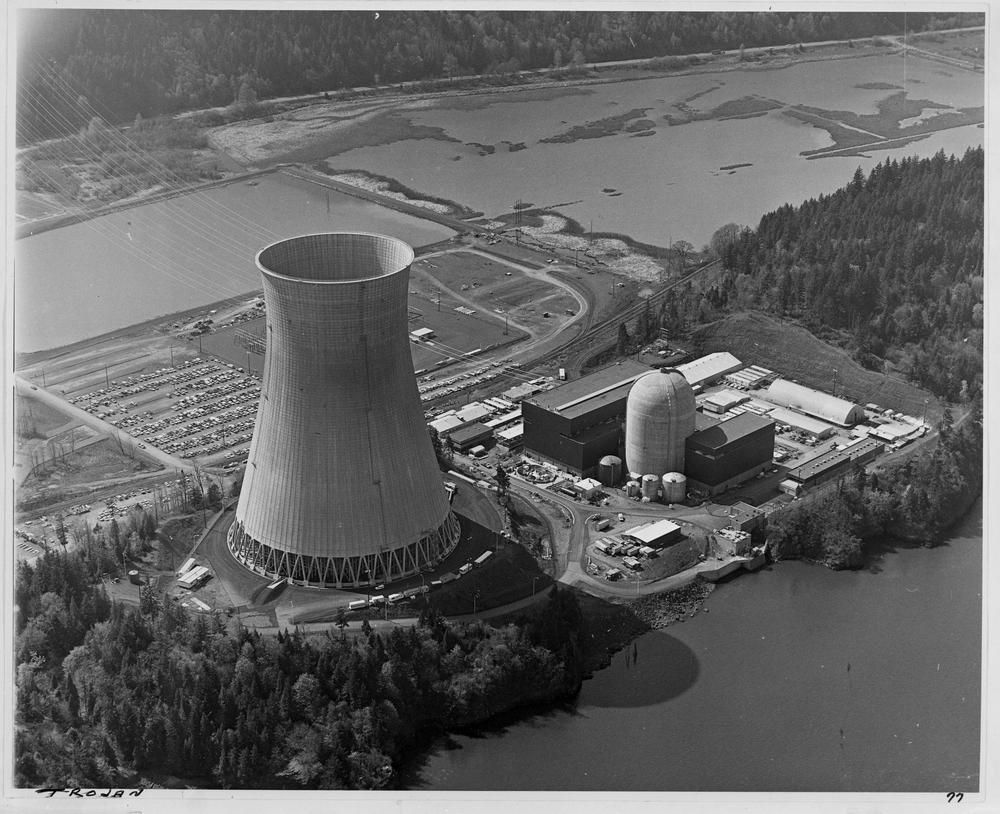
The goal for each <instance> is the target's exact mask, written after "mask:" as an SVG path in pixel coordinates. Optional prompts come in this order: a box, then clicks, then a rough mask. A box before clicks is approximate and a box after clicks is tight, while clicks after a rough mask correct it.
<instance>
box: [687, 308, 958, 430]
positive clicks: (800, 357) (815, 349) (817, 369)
mask: <svg viewBox="0 0 1000 814" xmlns="http://www.w3.org/2000/svg"><path fill="white" fill-rule="evenodd" d="M692 341H693V342H694V343H695V344H696V345H697V346H698V349H699V352H701V353H715V352H717V351H729V352H730V353H732V354H733V355H735V356H736V358H737V359H739V360H740V361H741V362H743V363H744V364H745V365H761V366H762V367H765V368H768V369H770V370H774V371H776V372H778V373H779V374H780V375H781V376H782V377H783V378H786V379H793V380H795V381H798V382H799V383H800V384H804V385H807V386H809V387H815V388H816V389H818V390H823V391H825V392H830V391H831V390H832V387H833V381H832V371H833V370H836V371H837V374H836V377H837V381H836V391H837V392H836V395H838V396H840V397H842V398H846V399H850V400H853V401H855V402H857V403H859V404H867V403H869V402H875V403H876V404H880V405H882V406H884V407H889V408H891V409H893V410H899V411H901V412H903V413H905V414H907V415H911V416H915V417H918V418H919V417H921V416H923V414H924V400H925V399H928V404H927V419H928V421H930V422H931V423H936V422H937V420H938V419H939V418H940V417H941V413H942V410H943V405H942V403H941V402H940V400H939V399H938V398H937V397H935V396H933V395H931V394H930V393H927V392H925V391H923V390H921V389H920V388H918V387H917V386H916V385H912V384H909V383H908V382H904V381H901V380H899V379H896V378H891V377H888V376H884V375H882V374H880V373H875V372H873V371H871V370H865V368H863V367H861V366H860V365H859V364H858V363H857V362H855V361H854V360H853V359H851V357H850V356H849V355H848V354H847V353H846V352H845V351H843V350H840V349H839V348H835V347H833V346H831V345H828V344H826V343H825V342H822V341H820V340H819V339H817V338H816V337H815V336H813V335H812V334H811V333H809V331H807V330H806V329H805V328H800V327H799V326H797V325H792V324H789V323H783V322H779V321H778V320H776V319H774V318H772V317H769V316H767V315H765V314H761V313H757V312H748V313H742V314H733V315H732V316H729V317H726V318H725V319H721V320H719V321H718V322H713V323H711V324H709V325H703V326H701V327H699V328H697V329H696V330H695V331H694V333H693V335H692Z"/></svg>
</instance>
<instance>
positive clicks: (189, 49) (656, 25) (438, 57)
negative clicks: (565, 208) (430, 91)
mask: <svg viewBox="0 0 1000 814" xmlns="http://www.w3.org/2000/svg"><path fill="white" fill-rule="evenodd" d="M982 24H983V15H982V14H968V13H954V14H934V13H929V12H911V13H908V14H906V15H905V16H904V14H903V13H885V12H850V13H845V12H816V13H813V12H780V13H778V12H770V11H768V12H763V11H761V12H649V11H620V12H582V11H564V10H558V11H476V12H462V11H417V10H395V11H393V10H389V11H385V10H383V11H380V12H378V13H375V12H372V11H338V12H318V11H223V10H217V11H200V10H171V11H163V10H123V9H21V10H19V12H18V27H19V31H20V32H21V33H20V37H19V42H18V45H19V58H18V81H17V96H18V99H17V107H18V131H17V135H18V142H19V143H21V144H24V143H30V142H33V141H37V140H39V139H43V138H47V137H50V136H53V135H67V134H68V133H69V132H71V131H72V129H76V128H79V127H84V126H86V125H87V124H88V123H89V122H90V121H91V120H92V119H93V117H94V116H95V115H99V116H100V117H101V118H103V119H104V120H105V121H107V122H108V123H109V124H111V125H113V126H119V125H122V124H129V123H131V122H132V121H133V120H134V119H135V117H136V116H137V115H138V116H142V117H143V118H150V117H155V116H159V115H164V114H173V113H177V112H179V111H184V110H194V109H201V108H207V107H220V106H228V105H234V104H235V105H237V106H246V107H247V108H252V107H253V102H255V101H256V100H257V99H266V98H269V97H275V96H285V95H295V94H306V93H322V92H327V91H332V90H337V89H342V88H354V87H368V86H372V85H379V84H385V83H398V82H403V81H412V80H429V79H448V80H450V79H453V78H455V77H462V76H467V75H484V74H495V75H510V74H513V73H515V72H517V71H520V70H530V69H539V68H552V67H554V68H560V67H565V68H567V69H568V68H573V67H575V66H580V65H582V64H584V63H592V62H604V61H613V60H627V59H643V58H651V57H675V56H682V55H687V54H695V53H705V52H708V51H713V50H730V49H736V48H740V47H747V48H750V47H758V46H774V45H784V44H795V43H808V42H818V41H823V40H830V39H850V38H862V37H872V36H876V35H898V34H902V33H903V32H904V26H905V29H906V30H907V31H915V32H919V31H926V30H941V29H947V28H953V27H959V26H965V25H982ZM65 86H70V87H72V88H74V89H75V90H76V91H77V95H76V98H70V97H68V96H67V95H65V94H63V93H61V92H60V91H58V90H57V88H62V87H65ZM37 97H42V98H43V99H45V100H46V102H47V103H48V105H53V104H54V105H57V106H58V107H59V112H58V115H46V114H45V110H44V108H45V107H46V106H45V105H39V104H33V101H34V100H35V99H37ZM98 102H99V104H98Z"/></svg>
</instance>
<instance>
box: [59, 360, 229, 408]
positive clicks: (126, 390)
mask: <svg viewBox="0 0 1000 814" xmlns="http://www.w3.org/2000/svg"><path fill="white" fill-rule="evenodd" d="M227 367H231V365H227ZM202 368H204V369H205V370H211V369H213V366H212V365H211V364H210V363H207V362H205V361H203V360H202V359H201V358H200V357H196V358H194V359H186V360H184V361H182V362H178V363H177V364H176V365H174V366H173V367H161V368H159V369H157V370H154V371H152V372H150V373H142V374H140V375H138V376H126V377H124V378H123V379H121V380H120V381H119V380H115V381H112V382H111V383H112V384H113V385H115V386H114V387H106V388H105V387H102V388H101V389H100V390H94V391H93V392H91V393H84V394H83V395H80V396H74V397H73V398H71V399H69V403H70V404H80V403H81V402H88V407H100V406H104V407H110V406H111V405H112V404H113V403H115V402H119V401H121V400H122V399H123V398H128V397H129V396H134V395H137V394H138V393H143V392H149V391H151V390H157V389H159V388H160V387H163V386H164V385H165V384H174V385H176V384H178V383H182V382H186V381H190V380H191V379H196V378H198V376H199V375H201V374H202V372H203V370H202ZM133 406H134V403H133ZM83 409H85V410H87V411H88V412H91V410H89V409H88V408H87V407H84V408H83Z"/></svg>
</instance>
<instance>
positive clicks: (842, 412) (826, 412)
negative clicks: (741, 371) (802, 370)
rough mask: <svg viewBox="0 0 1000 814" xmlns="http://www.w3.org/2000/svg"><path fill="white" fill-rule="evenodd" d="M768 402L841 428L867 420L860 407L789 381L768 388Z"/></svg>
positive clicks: (773, 384)
mask: <svg viewBox="0 0 1000 814" xmlns="http://www.w3.org/2000/svg"><path fill="white" fill-rule="evenodd" d="M767 400H768V401H771V402H773V403H775V404H777V405H780V406H781V407H789V408H791V409H792V410H797V411H798V412H800V413H805V414H806V415H811V416H813V417H814V418H819V419H822V420H823V421H829V422H830V423H832V424H839V425H840V426H841V427H852V426H854V425H855V424H857V423H858V422H860V421H864V420H865V411H864V408H863V407H861V406H860V405H858V404H855V403H854V402H851V401H847V400H845V399H841V398H837V397H836V396H831V395H829V394H827V393H821V392H820V391H819V390H813V389H812V388H811V387H804V386H803V385H801V384H796V383H795V382H790V381H788V380H787V379H777V380H776V381H774V382H772V383H771V386H770V387H768V388H767Z"/></svg>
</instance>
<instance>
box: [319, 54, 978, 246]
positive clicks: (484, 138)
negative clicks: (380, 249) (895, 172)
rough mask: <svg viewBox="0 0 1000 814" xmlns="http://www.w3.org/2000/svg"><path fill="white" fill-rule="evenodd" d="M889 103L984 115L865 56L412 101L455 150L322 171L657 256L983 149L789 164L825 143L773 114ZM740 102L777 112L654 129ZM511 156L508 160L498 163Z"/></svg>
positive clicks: (910, 68)
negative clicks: (537, 220)
mask: <svg viewBox="0 0 1000 814" xmlns="http://www.w3.org/2000/svg"><path fill="white" fill-rule="evenodd" d="M873 83H877V84H878V86H877V87H872V84H873ZM903 89H905V90H906V93H907V96H908V98H909V99H910V100H919V99H922V100H927V101H928V102H929V103H931V105H933V104H944V105H946V106H948V107H949V108H950V107H955V108H970V107H981V106H982V105H983V97H984V81H983V75H982V74H978V73H974V72H972V71H963V70H960V69H957V68H948V67H945V66H943V65H941V64H940V63H936V62H931V61H929V60H925V59H917V58H912V57H911V58H909V59H907V60H903V59H902V58H900V57H898V56H895V55H881V56H867V57H860V58H855V59H840V60H833V61H823V62H814V63H808V62H806V63H798V64H794V65H792V66H790V67H786V68H783V69H779V70H753V71H750V70H743V71H720V72H716V73H704V74H691V75H682V76H672V77H657V78H651V79H643V80H637V81H630V82H617V83H612V84H606V85H594V86H588V87H585V88H579V87H573V86H568V87H567V88H565V89H563V91H562V92H561V94H560V92H559V91H554V92H549V93H548V94H544V93H540V92H539V91H537V90H532V89H528V90H524V91H510V92H505V93H498V94H480V95H471V96H463V97H459V98H446V99H441V100H429V101H421V102H420V103H419V104H418V103H414V104H413V106H412V109H410V110H406V111H403V112H402V113H401V115H404V116H406V117H407V118H409V119H410V120H411V121H413V123H415V124H418V125H421V126H423V127H430V128H435V127H436V128H440V129H441V130H442V132H443V134H445V135H446V136H447V137H448V138H450V139H453V140H451V141H446V140H441V139H430V138H419V139H407V140H403V141H397V142H395V143H391V144H383V145H379V146H371V147H360V148H356V149H352V150H348V151H345V152H342V153H339V154H336V155H334V156H332V157H331V158H330V159H329V163H330V165H331V166H332V167H334V168H336V169H343V170H346V169H363V170H368V171H370V172H374V173H378V174H381V175H387V176H391V177H393V178H397V179H399V180H401V181H402V182H403V183H404V184H406V185H408V186H411V187H413V188H415V189H418V190H420V191H421V192H424V193H428V194H432V195H437V196H440V197H444V198H448V199H452V200H457V201H461V202H462V203H463V204H465V205H466V206H469V207H470V208H473V209H476V210H479V211H483V212H486V213H487V214H501V213H505V212H510V209H511V207H512V206H513V204H514V203H515V201H517V200H519V199H520V200H522V201H524V202H530V203H531V204H532V205H534V206H536V207H542V208H556V209H557V211H559V212H561V213H563V214H566V215H568V216H570V217H572V218H574V219H576V220H577V221H578V222H579V223H581V224H582V225H583V226H584V227H585V228H589V227H590V226H591V225H593V228H594V230H595V231H604V232H621V233H624V234H627V235H630V236H631V237H633V238H635V239H636V240H641V241H644V242H647V243H652V244H654V245H658V246H666V245H668V244H669V243H670V242H671V241H675V240H686V241H689V242H690V243H692V244H693V245H695V246H696V247H700V246H702V245H703V244H705V243H707V242H708V241H709V239H710V237H711V235H712V233H713V232H714V231H715V230H716V229H718V228H719V227H720V226H722V225H723V224H725V223H729V222H736V223H740V224H745V225H748V226H751V227H756V226H757V224H758V223H759V222H760V218H761V216H762V215H764V214H765V213H766V212H769V211H771V210H773V209H776V208H777V207H779V206H782V205H783V204H786V203H791V204H793V205H796V204H798V203H800V202H801V201H803V200H805V199H807V198H810V197H814V196H816V195H819V194H829V193H831V192H833V191H834V190H836V189H838V188H840V187H842V186H844V185H845V184H846V183H847V182H848V181H849V180H850V178H851V176H852V175H853V173H854V171H855V169H857V168H858V167H861V168H862V170H863V171H864V172H865V173H867V172H868V171H869V170H871V168H872V167H874V166H875V165H876V164H878V163H879V162H881V161H886V160H888V159H893V158H894V159H897V160H899V159H900V158H903V157H906V156H912V155H918V156H921V157H929V156H931V155H934V153H936V152H937V151H938V150H941V149H943V150H945V152H946V153H948V154H953V153H954V154H956V155H958V156H961V155H962V154H963V153H964V152H965V150H966V149H967V148H969V147H975V146H979V145H981V144H982V142H983V130H982V129H981V128H980V127H977V126H975V125H969V126H964V127H957V128H954V129H950V130H943V131H941V132H938V133H934V134H933V135H930V136H927V137H926V138H923V139H920V140H917V141H914V142H912V143H910V144H907V145H905V146H901V147H896V148H894V149H889V150H875V151H866V153H865V154H864V155H859V156H832V157H826V158H821V159H813V160H809V159H807V158H806V157H804V156H802V155H801V153H803V152H807V151H810V150H816V149H820V148H823V147H827V146H830V145H831V144H832V143H833V141H832V139H831V138H830V135H829V134H828V133H827V132H826V131H825V130H823V129H820V128H818V127H814V126H812V125H810V124H805V123H803V122H801V121H798V120H797V119H794V118H792V117H790V116H788V115H785V113H784V111H783V109H785V108H786V106H790V105H808V106H813V107H819V108H822V109H824V110H830V111H838V110H847V111H850V112H852V113H857V114H871V113H874V112H875V111H876V109H877V108H876V103H877V102H879V101H883V100H885V99H887V98H889V97H890V96H892V95H893V94H896V93H899V92H900V91H901V90H903ZM553 94H556V95H553ZM748 97H756V98H757V99H766V100H770V101H771V102H773V103H774V104H776V105H778V106H779V107H778V108H776V109H774V110H771V111H770V112H768V113H767V114H766V115H762V116H760V117H756V118H747V119H735V118H730V119H720V118H714V119H709V120H703V121H692V122H689V123H687V124H683V125H674V126H670V125H668V124H666V123H665V119H664V117H665V116H667V115H669V116H671V117H673V118H674V119H677V118H683V113H682V110H683V109H684V108H686V109H688V110H690V111H694V112H698V113H708V112H709V111H712V110H713V109H715V108H717V107H718V106H719V105H722V104H724V103H726V102H731V101H733V100H736V99H744V98H748ZM678 106H680V107H678ZM640 108H641V109H643V110H645V114H644V115H645V118H647V119H648V120H649V121H650V122H652V123H653V125H655V127H654V129H653V133H652V135H647V136H645V137H636V136H634V135H633V134H631V133H627V132H618V133H615V134H610V133H607V134H604V135H603V136H601V137H597V138H582V139H579V140H577V141H573V142H570V143H565V142H555V143H553V142H546V141H544V139H547V138H551V137H558V136H561V135H564V134H566V133H568V132H569V131H571V129H572V128H574V127H577V126H581V125H585V124H587V123H591V122H596V121H600V120H602V119H606V118H608V117H614V116H620V115H621V114H623V113H625V112H626V111H630V110H636V109H640ZM482 144H486V145H491V146H492V147H493V148H495V149H494V151H493V152H492V153H490V154H488V155H485V154H482V152H481V150H480V148H479V146H477V145H482ZM512 144H513V145H522V146H521V148H520V149H515V150H514V151H513V152H512V151H511V150H510V145H512ZM733 167H736V168H735V169H734V168H733ZM724 168H726V169H724Z"/></svg>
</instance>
